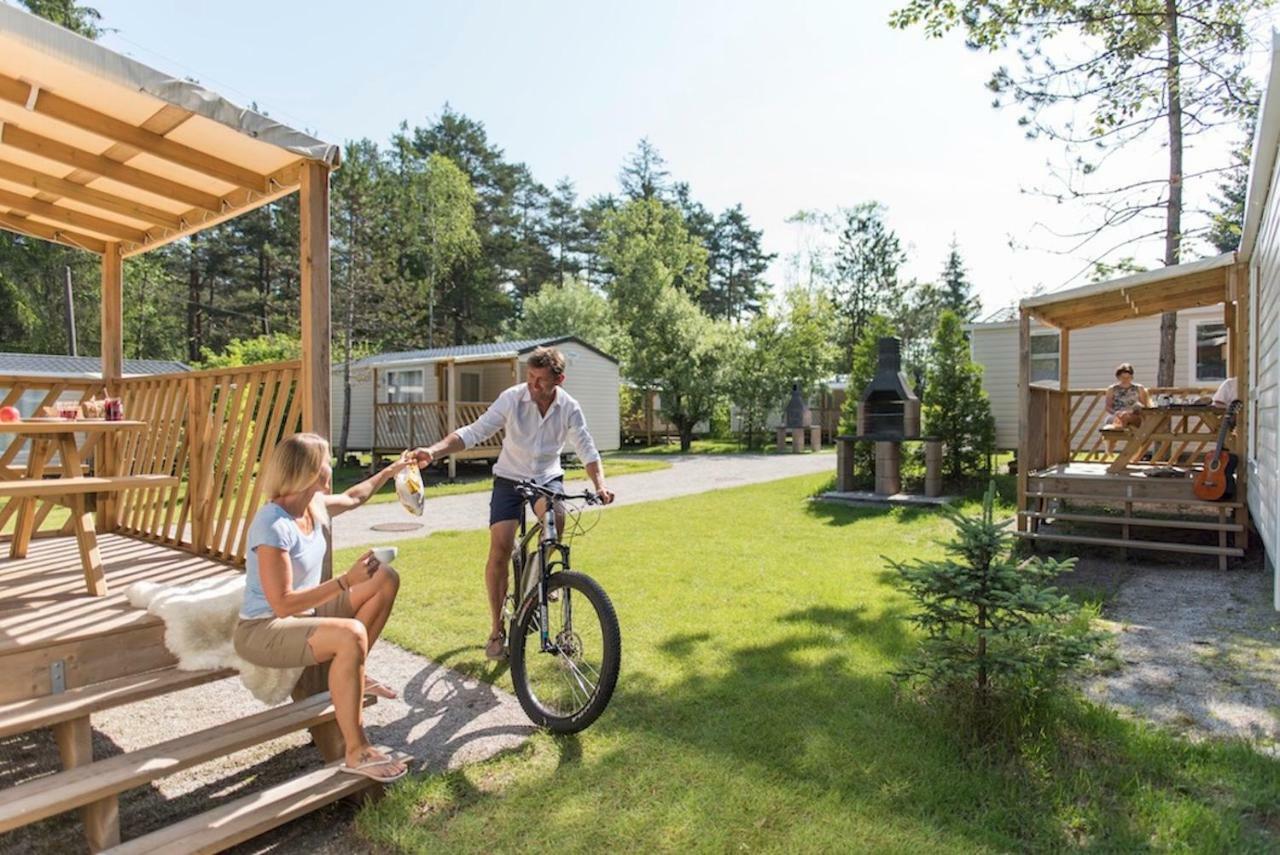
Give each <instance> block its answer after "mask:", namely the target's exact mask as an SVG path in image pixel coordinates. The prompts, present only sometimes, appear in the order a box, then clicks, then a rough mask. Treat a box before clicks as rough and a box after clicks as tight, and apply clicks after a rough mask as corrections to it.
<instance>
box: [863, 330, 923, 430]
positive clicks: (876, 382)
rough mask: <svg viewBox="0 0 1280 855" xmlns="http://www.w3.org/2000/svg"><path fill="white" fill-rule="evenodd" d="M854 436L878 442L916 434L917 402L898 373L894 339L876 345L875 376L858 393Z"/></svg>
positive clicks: (898, 353)
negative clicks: (859, 394)
mask: <svg viewBox="0 0 1280 855" xmlns="http://www.w3.org/2000/svg"><path fill="white" fill-rule="evenodd" d="M858 433H859V434H860V435H862V436H864V437H867V438H868V439H880V440H901V439H903V438H905V437H914V436H917V435H919V433H920V399H919V398H917V397H916V394H915V392H912V391H911V387H910V386H908V385H907V378H906V375H904V374H903V373H902V351H901V345H900V344H899V342H898V340H897V339H896V338H882V339H880V340H879V341H878V342H877V345H876V373H875V376H874V377H872V378H871V382H870V383H868V384H867V388H866V389H864V390H862V398H861V406H859V407H858Z"/></svg>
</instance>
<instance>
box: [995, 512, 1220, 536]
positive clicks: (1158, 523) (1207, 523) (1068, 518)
mask: <svg viewBox="0 0 1280 855" xmlns="http://www.w3.org/2000/svg"><path fill="white" fill-rule="evenodd" d="M1019 516H1024V517H1026V518H1028V519H1034V520H1063V521H1064V522H1086V523H1103V524H1108V525H1131V526H1138V527H1148V528H1189V529H1195V530H1196V531H1244V526H1242V525H1239V524H1238V523H1230V522H1215V521H1213V520H1208V519H1206V520H1204V521H1199V520H1169V519H1159V518H1157V517H1135V516H1123V517H1120V516H1108V515H1106V514H1074V513H1047V512H1041V511H1021V512H1020V513H1019Z"/></svg>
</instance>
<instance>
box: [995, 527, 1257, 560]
mask: <svg viewBox="0 0 1280 855" xmlns="http://www.w3.org/2000/svg"><path fill="white" fill-rule="evenodd" d="M1014 534H1016V535H1017V536H1018V537H1021V538H1024V539H1026V540H1053V541H1061V542H1063V543H1086V544H1090V545H1094V546H1118V547H1120V548H1121V549H1149V550H1152V551H1154V552H1190V553H1194V554H1197V555H1224V556H1228V557H1231V558H1242V557H1244V550H1243V549H1241V548H1239V547H1237V546H1202V545H1200V544H1196V543H1168V542H1166V541H1160V540H1125V539H1123V538H1119V537H1089V536H1086V535H1080V534H1045V533H1043V532H1038V531H1037V532H1031V531H1017V532H1014Z"/></svg>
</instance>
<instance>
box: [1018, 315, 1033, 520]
mask: <svg viewBox="0 0 1280 855" xmlns="http://www.w3.org/2000/svg"><path fill="white" fill-rule="evenodd" d="M1030 407H1031V316H1030V315H1029V314H1027V310H1026V309H1021V308H1020V309H1019V311H1018V507H1017V508H1016V512H1017V513H1018V517H1017V520H1018V522H1017V525H1018V531H1026V530H1027V521H1026V517H1024V516H1022V513H1021V512H1022V511H1024V510H1026V507H1027V467H1028V465H1029V464H1030V462H1031V461H1030V453H1029V449H1030V445H1029V442H1028V440H1029V437H1028V436H1027V429H1028V421H1029V416H1030V412H1029V410H1030Z"/></svg>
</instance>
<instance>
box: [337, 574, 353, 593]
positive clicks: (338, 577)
mask: <svg viewBox="0 0 1280 855" xmlns="http://www.w3.org/2000/svg"><path fill="white" fill-rule="evenodd" d="M342 579H343V577H342V576H334V577H333V581H335V582H337V583H338V587H339V588H341V589H342V590H344V591H350V590H351V589H350V588H349V587H347V586H346V585H344V584H342Z"/></svg>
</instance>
